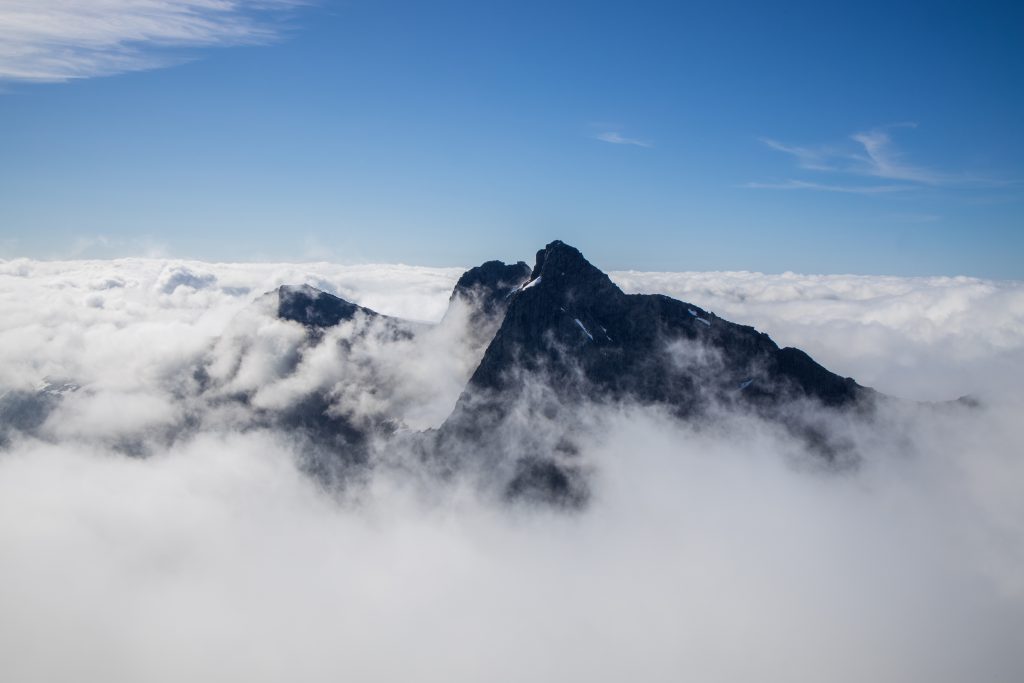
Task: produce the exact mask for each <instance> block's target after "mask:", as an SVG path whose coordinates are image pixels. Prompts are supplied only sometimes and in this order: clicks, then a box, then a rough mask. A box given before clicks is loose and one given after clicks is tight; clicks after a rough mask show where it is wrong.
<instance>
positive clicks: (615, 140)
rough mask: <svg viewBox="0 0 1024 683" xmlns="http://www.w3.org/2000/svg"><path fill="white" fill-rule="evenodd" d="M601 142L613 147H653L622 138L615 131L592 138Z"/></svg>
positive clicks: (642, 141)
mask: <svg viewBox="0 0 1024 683" xmlns="http://www.w3.org/2000/svg"><path fill="white" fill-rule="evenodd" d="M594 137H595V138H597V139H598V140H601V141H602V142H610V143H611V144H613V145H633V146H635V147H653V145H652V144H651V143H650V142H646V141H644V140H637V139H636V138H627V137H623V136H622V135H621V134H619V133H617V132H615V131H605V132H603V133H598V134H597V135H595V136H594Z"/></svg>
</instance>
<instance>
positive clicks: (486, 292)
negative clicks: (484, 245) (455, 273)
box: [448, 261, 530, 318]
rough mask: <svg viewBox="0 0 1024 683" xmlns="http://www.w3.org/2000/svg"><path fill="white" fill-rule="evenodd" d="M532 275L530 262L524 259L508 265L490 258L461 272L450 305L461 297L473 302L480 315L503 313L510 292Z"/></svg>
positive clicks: (487, 315) (449, 301) (494, 315)
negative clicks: (527, 262) (528, 263)
mask: <svg viewBox="0 0 1024 683" xmlns="http://www.w3.org/2000/svg"><path fill="white" fill-rule="evenodd" d="M529 277H530V266H528V265H526V263H525V262H524V261H520V262H519V263H513V264H509V265H505V264H504V263H502V262H501V261H488V262H487V263H484V264H483V265H480V266H477V267H476V268H470V269H469V270H467V271H466V272H465V273H463V274H462V277H460V278H459V281H458V282H456V283H455V289H453V290H452V295H451V297H450V298H449V300H448V303H449V305H451V303H452V302H454V301H455V300H456V299H460V298H461V299H465V300H469V301H471V302H473V303H474V304H475V306H476V307H477V308H478V310H479V312H480V314H481V315H484V316H486V317H488V318H493V317H497V316H501V315H504V313H505V309H506V308H507V307H508V298H509V295H510V294H511V293H512V292H513V291H515V290H516V289H517V288H519V286H520V285H522V284H523V283H524V282H526V280H527V278H529Z"/></svg>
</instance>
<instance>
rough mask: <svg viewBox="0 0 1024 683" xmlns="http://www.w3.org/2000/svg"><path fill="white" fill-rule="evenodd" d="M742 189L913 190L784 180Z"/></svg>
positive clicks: (825, 190)
mask: <svg viewBox="0 0 1024 683" xmlns="http://www.w3.org/2000/svg"><path fill="white" fill-rule="evenodd" d="M743 187H749V188H753V189H756V190H820V191H823V192H842V193H846V194H885V193H888V192H903V191H906V190H912V189H914V188H913V186H912V185H833V184H830V183H813V182H808V181H806V180H786V181H783V182H781V183H746V184H744V185H743Z"/></svg>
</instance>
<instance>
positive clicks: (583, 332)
mask: <svg viewBox="0 0 1024 683" xmlns="http://www.w3.org/2000/svg"><path fill="white" fill-rule="evenodd" d="M875 395H876V394H875V392H873V391H872V390H871V389H867V388H865V387H862V386H860V385H858V384H857V383H856V382H855V381H854V380H852V379H850V378H844V377H840V376H839V375H836V374H834V373H832V372H830V371H828V370H826V369H825V368H823V367H822V366H821V365H819V364H818V363H816V362H814V360H812V359H811V358H810V356H808V355H807V354H806V353H804V352H802V351H800V350H799V349H793V348H785V349H780V348H779V347H778V345H776V344H775V342H773V341H772V340H771V338H769V337H768V335H766V334H764V333H761V332H758V331H757V330H755V329H754V328H752V327H749V326H745V325H737V324H735V323H731V322H729V321H726V320H723V319H721V318H719V317H717V316H715V315H714V314H712V313H709V312H707V311H705V310H704V309H702V308H700V307H699V306H695V305H693V304H688V303H685V302H682V301H677V300H675V299H671V298H669V297H667V296H661V295H647V294H625V293H623V292H622V290H620V289H619V288H618V287H617V286H616V285H615V284H614V283H613V282H612V281H611V280H610V279H609V278H608V276H607V275H605V274H604V273H603V272H601V271H600V270H599V269H597V268H595V267H594V266H593V265H591V264H590V263H589V262H588V261H587V260H586V259H585V258H583V255H582V254H581V253H580V252H579V251H577V250H576V249H574V248H573V247H570V246H568V245H566V244H564V243H562V242H558V241H556V242H552V243H551V244H549V245H548V246H547V247H545V248H544V249H542V250H541V251H539V252H538V253H537V259H536V265H535V266H534V268H533V271H532V273H531V274H530V278H529V280H528V281H527V282H525V283H524V284H523V285H522V286H521V287H519V288H518V289H516V290H514V291H513V292H512V293H511V294H510V296H509V303H508V309H507V311H506V313H505V317H504V320H503V321H502V323H501V326H500V327H499V329H498V331H497V333H496V334H495V336H494V338H493V340H492V341H491V343H490V345H489V346H488V348H487V351H486V352H485V353H484V356H483V359H482V360H481V362H480V365H479V366H478V367H477V369H476V371H475V372H474V373H473V376H472V378H471V379H470V382H469V385H468V387H467V389H466V391H465V392H464V393H463V395H462V397H461V398H460V400H459V403H458V404H457V405H456V408H455V411H454V412H453V414H452V416H451V417H450V418H449V419H448V421H447V422H446V423H445V424H444V425H443V426H442V428H441V430H440V431H439V433H438V439H437V441H438V446H437V447H438V449H439V451H440V452H441V453H442V454H443V453H444V452H448V451H458V450H459V444H462V445H463V446H465V447H464V448H463V450H466V448H468V450H470V451H472V452H474V453H476V454H477V457H479V458H483V459H485V460H488V461H490V462H492V463H498V464H495V465H489V467H491V466H493V467H501V466H506V467H507V468H508V469H507V472H506V474H505V476H507V477H508V478H509V482H510V483H508V485H507V488H506V491H507V494H508V495H510V496H512V497H527V498H540V499H544V500H549V501H555V502H561V503H566V504H570V505H575V504H578V503H579V502H580V501H582V500H584V499H585V498H586V487H585V481H584V480H583V478H582V477H581V475H580V474H579V464H578V463H576V462H575V458H574V456H575V448H574V446H573V445H572V434H573V430H574V428H575V427H574V416H573V407H574V406H578V405H584V404H586V403H587V402H598V403H607V402H617V401H625V402H630V403H638V404H645V405H655V406H660V407H661V408H663V409H666V410H668V411H669V412H670V413H672V414H674V415H676V416H677V417H679V418H683V419H689V418H694V417H697V416H703V415H707V414H708V413H710V412H713V411H714V410H716V409H718V408H723V407H727V408H730V409H739V410H741V411H748V412H751V413H755V414H758V415H761V416H762V417H766V418H769V419H772V420H776V421H778V422H779V423H781V424H782V425H783V426H785V427H786V428H788V429H789V430H790V431H792V432H793V433H794V434H797V435H798V436H800V437H802V438H804V439H805V440H806V441H807V442H809V443H810V444H811V445H812V446H813V447H814V448H815V449H816V450H818V451H819V452H820V453H822V454H823V455H824V456H826V457H829V458H832V457H834V456H835V455H836V453H837V449H839V448H840V447H841V444H836V443H834V442H833V441H832V440H831V439H830V436H829V435H828V434H827V433H823V432H822V431H821V430H820V429H818V428H817V427H816V426H815V424H814V423H813V421H811V420H808V419H805V418H804V417H802V415H801V411H800V410H799V409H795V408H794V406H796V405H800V404H801V402H810V403H814V404H819V405H822V406H825V407H826V408H829V409H840V408H846V407H857V408H858V409H860V408H864V407H865V406H869V405H870V404H871V403H872V398H873V397H874V396H875ZM524 422H525V423H527V424H528V425H529V428H528V429H527V430H525V433H526V434H528V435H529V436H528V437H527V438H525V439H524V438H523V437H522V436H518V437H515V436H512V435H513V434H520V435H521V434H523V433H524V430H523V429H522V426H523V423H524ZM467 444H468V446H466V445H467ZM502 464H503V465H502Z"/></svg>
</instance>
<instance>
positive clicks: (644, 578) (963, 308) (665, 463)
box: [0, 259, 1024, 683]
mask: <svg viewBox="0 0 1024 683" xmlns="http://www.w3.org/2000/svg"><path fill="white" fill-rule="evenodd" d="M180 273H188V274H190V275H191V276H192V278H199V282H200V283H201V284H202V285H203V286H201V287H194V286H189V284H188V282H192V281H194V280H193V279H192V278H185V280H187V281H188V282H182V283H181V284H182V285H183V286H176V287H174V288H173V289H172V290H171V291H170V293H168V292H167V291H166V290H167V285H168V284H169V282H170V280H171V279H173V278H174V276H175V274H180ZM460 273H461V269H456V268H452V269H437V268H416V267H409V266H391V265H375V266H374V265H366V266H336V265H332V264H326V263H311V264H224V263H199V262H190V261H179V260H159V259H158V260H154V259H123V260H117V261H70V262H44V261H33V260H27V259H18V260H13V261H0V348H2V349H3V350H4V353H3V354H0V392H2V391H3V389H6V388H9V387H12V386H25V385H26V384H27V385H32V384H33V383H36V382H38V381H40V380H41V379H42V378H43V377H44V376H47V375H49V376H67V377H72V378H76V379H78V380H79V381H80V382H81V383H82V384H83V387H82V388H81V389H79V390H78V391H76V392H73V394H72V395H69V396H68V397H67V399H66V401H65V404H64V406H62V408H61V409H60V411H59V413H58V415H59V417H60V418H61V419H60V420H56V421H54V423H53V424H51V425H50V428H49V431H48V433H47V434H46V435H45V436H46V438H44V439H40V440H34V439H26V440H22V441H17V442H15V443H13V444H11V445H10V446H9V447H7V448H5V449H0V546H2V547H3V548H4V552H3V553H0V604H2V605H3V606H4V609H3V611H2V614H0V678H2V679H3V680H65V679H69V678H70V679H77V680H105V681H114V682H115V683H116V682H117V681H134V680H147V681H178V680H246V681H275V680H285V679H288V680H293V679H294V680H304V681H328V680H330V681H334V680H339V679H357V680H380V681H392V680H427V681H432V680H436V681H445V682H446V683H447V682H450V681H453V682H458V681H479V680H497V681H521V680H541V681H547V680H560V681H561V680H593V681H617V680H622V679H624V678H627V677H636V676H637V675H638V672H639V674H640V675H641V677H642V678H643V679H644V680H649V681H677V680H678V679H679V672H680V671H686V672H688V674H689V676H690V677H692V678H697V679H703V680H719V681H749V680H752V679H769V680H794V681H800V680H805V681H822V680H827V681H837V682H840V683H841V682H843V681H863V680H880V681H903V680H928V681H935V682H937V683H945V682H947V681H949V682H952V681H962V680H985V681H1007V682H1009V681H1014V682H1015V681H1018V680H1020V674H1021V672H1022V671H1024V656H1022V654H1021V651H1020V647H1019V634H1020V633H1021V632H1022V629H1024V582H1022V579H1021V573H1020V566H1021V565H1022V563H1024V491H1022V484H1021V482H1022V481H1024V459H1022V457H1021V452H1022V451H1021V444H1022V443H1024V431H1022V426H1021V422H1020V419H1019V415H1020V414H1021V410H1022V409H1024V405H1022V402H1021V399H1020V398H1019V386H1020V385H1021V383H1022V382H1024V284H1022V283H1015V282H994V281H986V280H978V279H973V278H899V277H864V276H848V275H797V274H792V273H787V274H782V275H764V274H759V273H634V272H618V273H613V274H612V277H613V279H614V280H615V281H616V282H618V283H620V284H621V285H622V286H623V287H624V288H625V289H626V290H627V291H652V292H662V293H667V294H669V295H672V296H677V297H679V298H682V299H684V300H688V301H692V302H694V303H697V304H699V305H701V306H702V307H704V308H707V309H710V310H714V311H715V312H716V313H717V314H719V315H721V316H724V317H726V318H730V319H733V320H736V321H738V322H745V323H750V324H754V325H755V326H757V327H758V328H760V329H762V330H765V331H767V332H769V333H770V334H771V335H772V336H773V338H774V339H775V340H776V341H778V342H779V343H780V344H785V345H797V346H801V347H803V348H805V349H807V350H808V351H810V352H811V353H812V355H814V356H815V357H816V358H818V359H819V360H821V361H823V362H824V363H825V364H826V365H827V366H829V367H832V368H833V369H836V370H837V371H840V372H843V373H845V374H852V375H854V376H856V377H857V378H858V379H863V380H865V381H867V383H869V384H875V385H876V386H878V387H879V388H881V389H883V390H886V391H890V392H892V393H895V394H898V395H904V396H910V397H914V398H926V399H943V398H950V397H954V396H957V395H959V394H961V393H966V392H967V391H974V392H976V393H979V394H982V395H984V396H988V397H989V400H988V401H986V404H985V405H984V407H982V408H980V409H978V410H971V411H964V410H951V409H928V408H919V407H914V406H903V407H896V408H894V409H893V411H892V413H890V414H888V415H887V416H886V418H885V419H884V420H882V422H881V423H879V424H875V425H873V428H872V429H863V428H862V427H858V426H857V425H856V424H843V423H841V422H840V423H838V424H836V425H835V428H836V429H838V430H843V431H844V433H846V434H849V436H850V438H851V439H852V441H853V443H854V446H855V448H856V449H857V451H858V452H859V453H861V454H862V455H863V458H864V459H863V463H862V466H861V467H860V468H859V469H858V470H856V471H850V472H846V473H843V474H837V473H835V472H830V471H825V470H823V469H822V468H821V467H814V466H813V461H812V460H811V459H809V458H808V456H807V454H806V453H804V452H803V450H802V447H801V445H800V444H798V443H795V442H794V441H793V440H792V439H790V438H789V437H788V436H787V435H786V434H784V433H781V432H780V431H778V430H776V429H774V428H773V427H771V426H770V425H767V424H764V423H760V422H758V421H756V420H753V419H749V418H736V419H732V420H730V421H728V422H726V423H723V424H722V425H714V424H692V425H686V424H681V423H679V422H676V421H673V420H670V419H668V418H666V417H664V416H662V415H660V414H658V413H656V412H653V411H649V410H637V409H635V408H628V407H627V408H621V409H619V408H615V409H610V408H595V407H590V408H585V409H584V413H586V414H585V415H584V420H585V421H586V424H588V425H590V426H592V430H591V431H590V432H589V433H588V434H587V435H585V436H584V437H583V438H582V441H581V443H580V444H579V446H580V453H579V455H578V457H579V458H581V459H582V460H583V461H584V462H585V463H586V464H587V466H588V467H589V468H590V470H591V471H592V473H593V493H594V496H593V501H592V502H591V504H590V506H589V507H588V508H587V509H585V510H583V511H580V512H578V513H573V514H566V513H563V512H556V511H551V510H537V509H530V508H515V509H509V508H506V507H502V506H498V505H495V504H494V503H493V501H491V500H490V499H488V498H486V497H485V496H482V495H481V494H480V493H479V491H477V490H475V489H473V488H471V487H469V486H468V482H463V481H461V480H459V479H458V478H456V479H455V480H453V481H451V482H449V485H448V487H447V488H445V487H440V486H438V485H436V482H434V483H431V482H432V481H433V480H429V479H427V478H426V477H424V476H422V473H421V472H420V471H419V470H417V469H416V467H415V464H416V462H417V461H415V460H411V459H409V458H408V455H409V454H408V453H405V452H403V450H402V449H401V447H400V445H397V444H392V445H388V446H386V448H387V449H388V450H387V452H386V455H387V456H388V457H389V460H386V461H385V462H384V464H382V465H381V466H380V467H379V468H378V471H377V472H376V474H375V475H374V476H373V477H370V478H369V479H368V481H367V482H366V484H365V487H363V488H359V489H357V490H349V491H346V492H344V493H343V494H339V493H337V492H334V491H330V490H325V488H324V487H323V486H321V485H319V484H317V483H316V482H314V481H313V480H312V479H310V478H308V477H307V476H305V475H303V474H302V473H301V472H300V470H299V468H298V467H296V460H297V458H298V457H299V454H298V453H297V452H296V445H295V444H294V443H292V442H291V441H290V440H289V438H288V435H287V434H284V433H275V432H273V431H271V430H267V429H248V428H246V429H242V428H239V427H238V426H237V425H238V424H241V420H239V421H238V422H235V420H236V419H237V418H238V417H239V416H238V415H237V414H234V415H232V414H229V411H228V409H227V408H221V409H220V412H217V413H216V414H205V415H202V416H201V419H202V425H203V426H202V428H199V429H198V430H197V431H196V432H195V433H194V434H191V435H190V436H188V437H186V438H182V439H179V440H178V441H176V442H174V443H173V444H172V445H170V446H168V445H167V444H166V443H162V442H160V440H159V439H157V438H156V437H155V436H154V434H155V433H157V432H159V430H160V429H162V428H163V426H164V425H166V424H167V422H168V421H175V420H179V419H180V416H181V413H183V412H188V411H190V410H192V409H193V408H194V406H192V405H190V404H189V403H188V399H187V398H183V396H186V397H187V392H184V391H181V389H182V386H183V385H184V384H186V383H187V382H188V381H189V373H188V372H187V371H188V370H189V369H190V368H191V365H190V361H191V360H192V359H195V358H197V357H204V358H205V357H209V355H210V354H212V355H213V356H214V360H215V361H217V362H220V363H221V364H222V365H216V363H214V364H213V365H211V366H210V367H211V369H212V374H213V375H216V374H217V372H219V371H220V369H223V371H224V374H225V376H229V375H230V376H232V377H235V378H236V379H237V380H238V382H239V384H238V385H236V386H242V385H243V384H244V385H245V387H246V388H248V389H253V390H256V391H258V392H263V393H262V395H261V396H260V398H259V400H260V401H265V402H266V403H267V404H280V403H282V402H283V403H286V402H287V401H288V400H289V397H290V396H294V395H296V394H297V393H301V391H302V390H303V389H304V388H308V387H310V386H335V385H337V384H338V383H339V382H340V384H341V388H342V389H345V388H346V387H347V388H353V390H354V391H357V392H358V391H359V390H361V389H362V388H366V387H367V384H366V383H367V382H373V383H374V384H373V386H374V387H376V388H378V389H379V390H380V391H379V392H378V393H379V395H378V396H376V397H373V400H374V401H377V400H379V401H380V402H381V405H377V406H373V407H371V408H368V409H373V410H378V409H382V410H385V411H394V412H395V413H396V414H400V415H402V416H403V417H407V418H410V421H411V422H415V423H417V424H420V425H423V424H430V423H435V424H436V421H437V420H439V419H441V418H442V417H443V415H444V414H445V412H446V411H447V409H449V407H450V404H449V403H448V401H453V400H454V397H453V396H457V394H458V391H459V388H460V386H461V382H462V381H464V378H465V375H466V373H467V372H468V371H469V369H471V365H472V363H471V361H472V354H473V353H477V352H478V350H476V351H474V350H467V349H462V348H460V347H459V333H460V332H464V331H465V330H460V329H459V327H460V326H462V325H464V324H465V319H464V318H463V319H461V320H460V319H459V318H458V315H456V320H454V321H449V322H447V323H446V324H449V325H451V327H448V328H447V329H446V328H445V327H444V326H438V327H434V328H431V330H430V331H429V333H426V334H423V335H419V337H420V340H419V341H408V342H402V343H400V344H397V345H395V344H385V343H380V342H379V340H375V339H374V338H373V336H372V335H371V337H370V338H369V340H368V341H365V342H361V341H359V340H358V339H357V337H356V336H354V335H351V334H350V333H349V332H350V331H349V330H346V329H344V328H345V326H341V327H340V328H338V329H336V330H334V331H332V332H330V333H329V335H328V339H329V342H330V343H328V344H326V345H321V346H318V347H316V348H315V349H313V350H311V351H310V350H309V349H305V350H303V353H300V354H297V356H296V358H297V359H298V365H297V366H296V368H295V371H294V373H290V371H289V372H281V371H280V369H279V367H278V366H277V365H275V364H276V363H280V362H281V361H282V359H287V358H288V357H290V356H291V355H292V354H293V351H295V349H297V348H299V347H301V345H302V344H303V341H302V340H303V338H304V333H303V331H302V330H301V329H299V328H298V327H297V326H295V325H291V324H288V323H282V322H279V321H275V320H274V319H273V317H272V315H270V313H272V310H269V309H266V308H265V307H264V308H261V305H253V302H254V301H256V299H257V298H258V297H260V296H261V295H262V293H263V292H266V291H269V290H271V289H273V287H275V286H276V285H277V284H280V283H283V282H287V283H302V282H308V283H311V284H314V285H316V286H319V287H321V288H324V289H328V290H330V291H333V292H336V293H338V294H340V295H342V296H345V297H346V298H350V299H352V300H354V301H356V302H357V303H360V304H363V305H367V306H370V307H372V308H376V309H377V310H380V311H381V312H384V313H389V314H394V315H401V316H405V317H416V318H418V319H421V320H429V321H438V320H440V319H441V316H442V315H443V313H444V311H445V308H446V305H447V301H448V295H449V293H450V289H451V287H452V286H453V285H454V282H455V280H456V279H457V277H458V275H459V274H460ZM95 296H99V297H102V299H103V304H104V305H103V306H102V307H93V306H90V305H88V304H87V301H88V299H89V298H90V297H95ZM264 304H266V302H264ZM332 335H333V336H332ZM218 339H219V340H220V341H219V342H217V341H216V340H218ZM340 341H344V342H348V343H349V344H350V345H351V348H350V349H349V350H348V351H345V352H344V353H342V352H341V351H340V350H339V352H338V353H332V352H331V351H332V349H336V348H337V349H340V348H341V346H335V345H334V342H340ZM342 346H344V345H342ZM239 363H240V364H243V365H244V364H248V365H247V367H244V368H243V369H242V370H241V371H240V372H239V373H236V374H232V372H233V369H234V368H235V366H236V365H237V364H239ZM168 378H172V379H173V378H178V379H179V380H180V381H181V384H178V385H175V384H173V383H171V384H168ZM381 406H383V407H381ZM240 410H241V409H240ZM439 416H440V417H439ZM523 436H525V435H523ZM133 438H139V439H143V440H147V439H148V440H151V441H153V443H154V445H153V446H152V448H151V449H150V450H149V451H148V452H149V453H150V456H149V457H147V458H144V459H143V458H135V457H129V456H126V455H124V453H123V451H122V450H118V448H116V447H115V446H117V445H118V441H119V440H126V439H127V440H130V439H133ZM481 455H486V454H481ZM389 465H400V467H394V468H391V467H390V466H389ZM738 652H739V653H741V654H742V656H737V653H738ZM396 653H399V654H400V656H396Z"/></svg>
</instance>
